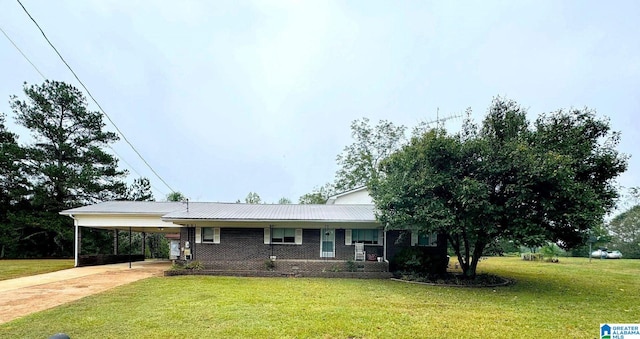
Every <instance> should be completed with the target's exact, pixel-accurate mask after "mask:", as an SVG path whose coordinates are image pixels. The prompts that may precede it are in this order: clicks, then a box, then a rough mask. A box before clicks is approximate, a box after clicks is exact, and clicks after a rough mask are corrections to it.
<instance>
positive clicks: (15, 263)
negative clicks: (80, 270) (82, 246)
mask: <svg viewBox="0 0 640 339" xmlns="http://www.w3.org/2000/svg"><path fill="white" fill-rule="evenodd" d="M73 264H74V263H73V259H15V260H14V259H3V260H0V280H6V279H13V278H19V277H25V276H29V275H36V274H41V273H48V272H54V271H60V270H64V269H67V268H72V267H73Z"/></svg>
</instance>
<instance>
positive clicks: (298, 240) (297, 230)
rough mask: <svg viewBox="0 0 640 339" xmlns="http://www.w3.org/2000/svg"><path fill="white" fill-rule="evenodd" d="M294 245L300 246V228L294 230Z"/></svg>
mask: <svg viewBox="0 0 640 339" xmlns="http://www.w3.org/2000/svg"><path fill="white" fill-rule="evenodd" d="M295 242H296V245H302V228H296V240H295Z"/></svg>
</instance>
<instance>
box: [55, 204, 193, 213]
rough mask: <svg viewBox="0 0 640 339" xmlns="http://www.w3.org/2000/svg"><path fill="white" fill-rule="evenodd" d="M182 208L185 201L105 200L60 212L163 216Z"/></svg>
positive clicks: (184, 206)
mask: <svg viewBox="0 0 640 339" xmlns="http://www.w3.org/2000/svg"><path fill="white" fill-rule="evenodd" d="M181 209H186V204H185V203H182V202H158V201H105V202H101V203H97V204H95V205H89V206H82V207H77V208H72V209H68V210H64V211H62V212H60V214H62V215H70V214H144V215H159V216H162V215H165V214H167V213H169V212H173V211H178V210H181Z"/></svg>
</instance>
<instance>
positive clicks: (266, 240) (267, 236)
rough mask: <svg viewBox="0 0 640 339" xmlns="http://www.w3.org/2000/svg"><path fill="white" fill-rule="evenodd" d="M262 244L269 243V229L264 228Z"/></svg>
mask: <svg viewBox="0 0 640 339" xmlns="http://www.w3.org/2000/svg"><path fill="white" fill-rule="evenodd" d="M264 243H265V244H270V243H271V229H270V228H269V227H265V228H264Z"/></svg>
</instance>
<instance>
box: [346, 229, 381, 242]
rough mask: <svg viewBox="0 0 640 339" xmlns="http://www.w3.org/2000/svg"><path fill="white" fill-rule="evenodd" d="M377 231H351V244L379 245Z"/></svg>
mask: <svg viewBox="0 0 640 339" xmlns="http://www.w3.org/2000/svg"><path fill="white" fill-rule="evenodd" d="M380 232H381V231H380V230H378V229H365V230H356V229H354V230H351V242H360V243H364V244H372V245H380V243H379V235H380V234H379V233H380Z"/></svg>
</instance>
